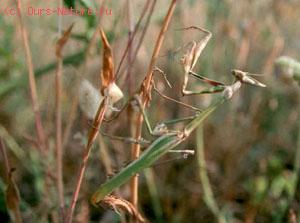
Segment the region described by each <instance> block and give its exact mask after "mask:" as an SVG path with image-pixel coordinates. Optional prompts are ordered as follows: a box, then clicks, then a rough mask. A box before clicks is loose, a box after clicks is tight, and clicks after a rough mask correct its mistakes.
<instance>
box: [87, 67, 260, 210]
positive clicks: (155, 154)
mask: <svg viewBox="0 0 300 223" xmlns="http://www.w3.org/2000/svg"><path fill="white" fill-rule="evenodd" d="M233 72H241V71H237V70H234V71H233ZM242 83H248V82H243V81H242V80H240V79H239V78H238V77H236V81H235V82H234V83H233V84H232V85H222V89H223V90H222V95H221V96H220V97H219V98H218V99H217V101H216V103H214V104H212V105H210V106H209V107H208V108H206V109H205V110H204V111H202V112H201V113H199V114H198V115H197V116H195V118H193V119H192V120H191V121H190V122H189V123H188V124H187V125H186V127H185V128H184V129H183V130H182V131H169V132H167V133H165V132H164V133H163V134H164V135H162V136H160V137H159V138H158V139H156V140H155V141H154V142H153V143H152V144H151V145H150V146H149V147H148V148H147V149H146V150H145V151H144V152H143V153H142V154H141V156H140V157H139V159H137V160H134V161H133V162H131V163H130V164H129V165H127V166H126V167H125V168H123V169H122V170H121V172H119V173H118V174H116V175H115V176H114V177H112V178H110V179H109V180H107V181H106V182H105V183H104V184H102V185H101V186H100V188H99V189H98V190H97V191H96V192H95V193H94V194H93V196H92V203H93V204H94V205H97V204H98V203H99V202H101V200H102V199H103V198H104V197H105V196H106V195H108V194H110V193H111V192H112V191H113V190H114V189H115V188H118V187H120V186H121V185H123V184H124V183H126V182H127V181H128V180H129V179H130V178H131V177H132V176H134V175H135V174H137V173H139V172H140V171H142V170H143V169H145V168H148V167H150V166H151V165H152V164H153V163H154V162H155V161H156V160H158V159H159V158H160V157H162V156H163V155H164V154H166V153H167V152H168V151H170V150H172V149H174V148H175V147H176V146H177V145H179V144H180V143H182V142H183V141H184V140H185V139H186V138H188V137H189V135H190V134H191V133H192V132H193V131H194V130H195V129H196V128H197V127H198V126H199V125H201V123H202V122H203V121H204V120H205V119H206V118H207V117H208V116H209V115H210V114H211V113H212V112H213V111H214V110H215V109H216V108H217V107H218V106H219V105H221V104H222V103H223V102H224V101H225V100H226V99H230V98H231V97H232V95H233V94H234V93H235V92H236V91H237V90H238V89H239V88H240V87H241V85H242ZM258 83H259V84H258ZM248 84H251V85H256V86H262V84H261V83H260V82H255V83H252V82H249V83H248ZM220 87H221V86H219V88H218V89H216V91H215V92H220ZM214 89H215V87H213V88H212V90H209V91H208V92H209V93H213V92H214V91H213V90H214ZM137 100H138V99H137ZM142 113H143V115H144V117H145V120H146V123H147V126H148V129H149V130H150V132H153V131H152V130H151V127H150V124H149V123H148V119H147V117H146V114H145V111H143V110H142Z"/></svg>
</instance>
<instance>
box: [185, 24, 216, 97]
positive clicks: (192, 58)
mask: <svg viewBox="0 0 300 223" xmlns="http://www.w3.org/2000/svg"><path fill="white" fill-rule="evenodd" d="M184 29H185V30H188V29H197V30H200V31H201V32H203V33H205V37H204V38H203V39H201V40H200V41H199V42H195V41H193V42H191V47H190V49H189V50H188V52H187V53H186V54H184V56H183V57H182V59H181V63H182V65H183V69H184V80H183V85H182V90H181V91H182V94H183V95H190V94H193V92H192V91H189V90H187V89H186V88H187V84H188V80H189V75H190V71H192V70H193V68H194V67H195V65H196V63H197V61H198V58H199V57H200V55H201V52H202V51H203V49H204V48H205V46H206V45H207V43H208V42H209V40H210V39H211V37H212V34H211V32H209V31H208V30H205V29H202V28H199V27H195V26H191V27H187V28H184Z"/></svg>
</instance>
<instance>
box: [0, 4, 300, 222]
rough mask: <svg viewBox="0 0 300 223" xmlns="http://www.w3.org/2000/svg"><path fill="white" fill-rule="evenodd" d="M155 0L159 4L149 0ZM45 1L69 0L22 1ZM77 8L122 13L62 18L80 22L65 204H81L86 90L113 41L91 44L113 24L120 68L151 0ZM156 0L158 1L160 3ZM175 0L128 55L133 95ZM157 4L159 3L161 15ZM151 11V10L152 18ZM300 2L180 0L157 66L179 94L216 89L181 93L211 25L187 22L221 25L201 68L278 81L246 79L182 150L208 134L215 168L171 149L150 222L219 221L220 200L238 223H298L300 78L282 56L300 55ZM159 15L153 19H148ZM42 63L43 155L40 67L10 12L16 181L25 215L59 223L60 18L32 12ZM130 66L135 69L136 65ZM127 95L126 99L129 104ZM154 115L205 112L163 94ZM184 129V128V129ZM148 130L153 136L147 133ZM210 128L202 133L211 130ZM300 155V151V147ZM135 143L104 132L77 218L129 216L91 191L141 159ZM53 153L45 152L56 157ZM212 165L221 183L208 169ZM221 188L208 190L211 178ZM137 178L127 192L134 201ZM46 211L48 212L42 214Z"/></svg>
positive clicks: (68, 85)
mask: <svg viewBox="0 0 300 223" xmlns="http://www.w3.org/2000/svg"><path fill="white" fill-rule="evenodd" d="M149 2H152V1H150V0H149ZM22 3H23V8H24V10H25V9H26V7H27V6H28V4H30V5H32V6H34V7H36V8H38V7H40V8H47V7H57V1H37V0H30V1H27V0H26V1H25V0H24V1H22ZM0 4H1V5H0V7H1V8H3V7H5V6H9V5H10V6H12V7H15V5H14V3H13V1H1V3H0ZM64 4H65V5H66V6H72V5H73V6H74V7H94V8H99V7H100V5H101V4H103V5H102V7H103V8H104V9H106V10H109V13H108V14H110V10H111V13H112V14H111V15H106V14H103V15H102V16H101V17H100V19H99V18H98V17H94V16H82V17H81V16H62V28H63V29H64V30H65V29H67V28H68V27H69V26H70V25H71V24H72V23H74V28H73V30H72V34H71V37H70V40H69V41H68V43H67V44H66V46H65V48H64V52H63V57H64V62H65V64H64V73H63V92H62V120H63V125H62V126H63V136H64V138H63V146H64V147H63V178H64V188H65V201H66V203H67V204H69V203H70V199H71V195H72V192H73V190H74V187H75V181H76V176H77V170H78V168H79V165H80V163H81V159H82V158H81V157H82V152H83V148H84V144H85V142H86V133H87V130H88V128H89V127H90V122H89V120H88V119H87V117H86V116H85V114H84V113H83V112H82V111H81V110H80V108H79V106H78V97H79V95H78V88H79V85H80V83H81V82H82V81H83V78H84V79H87V80H89V81H90V82H92V83H93V85H94V86H95V87H96V88H98V89H99V88H100V86H101V83H100V79H99V71H100V69H101V66H102V64H101V63H102V62H101V61H102V59H101V58H102V45H101V41H100V38H97V40H96V44H95V45H93V48H92V51H91V52H92V54H91V55H90V56H89V57H88V60H86V62H85V58H86V55H85V51H86V48H87V46H88V45H89V43H90V41H91V39H92V36H93V33H94V32H95V30H96V27H97V26H98V25H99V23H100V24H101V26H102V27H103V29H104V31H105V32H106V34H107V36H108V39H109V42H110V44H111V46H112V49H113V53H114V61H115V66H116V67H118V65H119V63H120V60H121V58H122V54H123V53H124V50H125V48H126V45H127V43H128V38H129V37H128V33H129V31H132V27H134V26H135V25H136V23H137V21H138V19H139V17H140V16H141V14H142V12H143V8H144V6H145V4H146V1H145V0H143V1H127V0H120V1H117V0H113V1H105V2H104V3H103V2H102V1H96V0H80V1H65V2H64ZM150 4H152V3H150ZM169 4H170V1H166V0H158V1H157V2H156V3H155V6H154V10H153V13H152V14H151V13H149V14H146V15H145V19H144V20H142V22H141V25H140V27H139V29H138V31H137V38H136V40H135V41H133V43H132V45H133V48H134V47H136V46H137V43H138V41H137V40H138V39H139V38H140V37H141V36H142V35H143V31H144V30H145V29H147V30H146V33H145V38H144V41H143V43H142V45H141V47H140V50H139V51H138V54H137V57H136V60H135V61H134V64H133V65H132V66H130V69H125V68H124V67H126V64H128V63H129V62H128V61H130V60H127V59H128V58H126V60H125V62H124V64H123V69H121V72H120V73H119V76H118V80H117V84H118V85H119V86H120V88H121V89H122V91H123V92H124V94H125V100H126V99H128V98H129V96H130V95H132V94H133V93H134V92H135V91H136V90H137V89H138V88H139V85H140V84H141V81H142V80H143V78H144V77H145V73H146V71H147V68H148V64H149V61H150V58H151V55H152V51H153V47H154V44H155V40H156V38H157V36H158V33H159V30H160V27H161V26H162V21H163V18H164V16H165V14H166V12H167V8H168V5H169ZM149 9H150V7H148V12H149ZM150 14H151V17H150V16H149V15H150ZM299 14H300V2H299V1H297V0H265V1H261V0H244V1H234V0H198V1H197V0H180V1H178V5H177V7H176V11H175V14H174V16H173V18H172V21H171V24H170V28H169V29H168V31H167V33H166V39H165V42H164V44H163V48H162V50H161V52H160V55H159V59H158V62H157V66H158V67H159V68H160V69H162V70H163V71H164V72H165V73H166V74H167V77H168V79H169V81H170V83H171V84H172V85H173V88H172V89H168V88H167V87H164V86H165V85H164V82H163V81H162V80H161V79H160V78H156V79H157V80H156V81H157V84H158V85H159V87H160V89H161V90H162V91H163V92H164V93H165V94H167V95H169V96H171V97H173V98H176V99H178V100H181V101H183V102H185V103H189V104H193V105H194V106H197V107H205V106H207V105H208V104H209V103H210V101H211V96H207V95H206V96H203V95H202V96H188V97H182V96H181V91H180V89H181V85H182V82H183V72H182V69H181V67H180V62H179V60H180V51H178V49H179V47H182V46H184V44H186V43H188V42H189V41H191V40H195V39H196V40H198V39H201V37H202V36H201V34H200V33H196V32H190V31H183V30H180V29H181V28H183V27H188V26H192V25H193V26H199V27H203V28H205V29H207V30H209V31H211V32H212V33H213V37H212V39H211V41H210V42H209V43H208V45H207V47H206V48H205V49H204V51H203V53H202V55H201V57H200V59H199V63H198V65H197V66H196V68H195V69H194V70H195V71H196V72H197V73H199V74H203V75H205V76H207V77H209V78H213V79H216V80H219V81H223V82H226V83H230V82H231V81H232V79H233V78H232V76H231V75H230V70H231V69H234V68H236V69H241V70H245V71H249V72H251V73H261V74H264V75H263V77H262V78H261V80H262V81H263V82H264V83H266V84H267V88H266V89H257V88H243V90H242V91H241V92H239V94H237V95H235V96H234V98H233V99H232V100H231V101H230V102H228V103H226V104H225V105H223V106H222V107H221V108H220V109H219V110H217V111H216V112H215V113H214V114H213V115H212V116H210V117H209V119H208V120H206V121H205V123H204V126H203V138H201V139H199V138H198V139H197V135H196V134H193V135H192V136H191V137H190V138H189V139H188V140H187V141H186V142H185V143H183V144H181V145H180V146H179V149H196V148H197V145H196V141H197V140H198V142H199V141H201V142H202V143H203V144H204V150H205V160H206V166H205V167H203V166H201V167H200V166H199V165H198V161H197V158H196V157H197V155H194V156H188V157H187V158H186V157H185V158H184V157H182V156H180V155H174V154H168V155H167V156H165V157H164V158H163V159H161V160H159V161H158V162H157V163H156V164H155V165H154V166H153V168H151V169H147V171H145V173H141V174H140V182H139V185H140V188H139V210H140V211H141V212H142V214H143V215H144V216H145V217H146V218H147V219H148V220H149V221H150V222H174V223H175V222H203V223H206V222H216V221H217V218H216V214H215V213H213V212H212V208H211V206H209V202H210V199H213V200H215V202H216V204H217V206H218V207H219V209H220V210H221V213H222V215H224V216H225V218H226V219H227V221H228V222H247V223H250V222H262V223H263V222H291V223H294V222H296V221H297V220H295V218H296V216H297V211H298V210H299V209H300V203H299V202H300V200H299V199H300V193H299V184H297V178H298V176H297V175H298V174H297V171H296V169H297V166H298V165H299V163H297V162H298V161H299V160H297V159H296V157H297V156H296V154H297V151H299V150H300V143H299V142H300V137H299V136H300V121H299V111H300V107H299V102H300V97H299V95H300V89H299V86H297V84H296V83H294V82H293V81H289V80H284V81H282V79H281V78H280V72H276V70H275V69H274V60H275V59H276V58H277V57H278V56H280V55H283V54H284V55H289V56H292V57H294V58H298V59H299V55H300V42H299V37H300V29H299V27H300V20H299ZM147 18H150V22H149V25H147V24H146V19H147ZM23 19H24V21H25V27H26V29H27V31H28V33H29V43H30V48H31V51H32V57H33V64H34V68H35V75H36V81H37V92H38V102H39V104H40V110H41V115H42V121H43V126H44V129H45V132H46V136H47V140H48V145H49V151H48V153H47V156H46V157H44V158H42V157H41V156H40V154H39V152H38V149H37V147H38V146H37V144H36V136H35V135H36V132H35V121H34V113H33V112H32V107H31V104H30V99H29V98H30V97H29V88H28V80H27V70H28V65H27V63H26V60H25V57H24V50H23V47H22V39H21V35H20V31H19V25H18V22H17V16H6V15H3V14H0V138H1V139H2V140H3V143H4V145H5V147H6V151H7V155H8V159H9V162H10V166H12V167H14V168H15V169H16V170H15V172H14V180H15V182H16V185H17V186H18V188H19V191H20V196H21V202H20V209H21V213H22V218H23V221H24V222H43V221H48V222H57V216H56V217H55V214H53V212H55V210H57V209H58V204H57V199H58V198H57V192H56V188H55V186H53V187H50V190H49V193H48V194H45V193H44V192H43V182H44V181H45V171H44V169H43V165H42V164H41V163H42V162H41V161H42V160H43V159H45V160H46V165H47V167H49V169H48V170H49V172H47V174H49V175H50V176H48V177H49V178H50V179H51V178H53V179H55V168H56V164H55V152H54V147H55V122H54V120H55V118H54V117H55V88H54V82H55V69H56V56H55V43H56V41H57V39H58V32H57V24H58V18H57V15H51V16H46V15H44V16H26V14H24V18H23ZM124 65H125V66H124ZM201 86H203V85H202V83H201V82H199V81H197V80H196V79H195V81H192V82H191V83H190V86H189V87H190V88H193V89H198V88H199V87H201ZM121 104H122V103H120V104H118V107H121ZM147 112H148V114H149V116H150V117H151V121H152V123H157V122H159V121H161V120H168V119H172V118H179V117H184V116H187V115H191V114H193V112H192V111H191V110H189V109H187V108H184V107H182V106H179V105H178V104H176V103H172V102H169V101H166V100H165V99H163V98H161V97H160V96H159V95H157V94H155V93H154V94H153V99H152V101H151V106H150V107H149V108H147ZM128 118H129V117H128V114H127V113H126V112H125V113H123V115H121V116H120V118H118V119H117V120H116V121H114V122H111V123H109V124H104V125H103V129H104V130H105V131H106V132H109V134H111V135H118V136H129V135H130V129H129V127H128V126H129V124H128ZM175 127H176V128H180V127H182V125H178V126H175ZM143 135H144V138H146V139H151V136H150V135H149V134H148V133H147V132H146V130H145V131H144V133H143ZM200 136H201V134H200V135H199V134H198V137H200ZM298 153H299V152H298ZM130 157H131V151H130V144H126V143H125V144H124V143H123V142H119V141H115V140H110V139H109V138H107V137H103V136H101V137H100V138H99V140H98V141H97V143H96V146H95V147H94V148H93V150H92V154H91V156H90V160H89V164H88V169H87V171H86V174H85V179H84V183H83V187H82V190H81V193H80V197H79V201H78V207H77V209H76V213H75V218H74V222H126V221H125V220H124V219H125V217H124V216H123V214H122V215H121V217H120V216H119V215H118V214H116V213H114V212H113V211H108V210H107V209H103V208H95V207H92V206H91V205H90V203H89V199H90V197H91V195H92V194H93V192H94V191H95V190H96V188H97V187H98V186H99V185H100V184H101V183H103V182H104V181H105V179H106V178H107V176H108V175H109V174H113V172H114V171H118V170H120V169H122V167H123V166H124V165H125V163H127V162H128V161H129V160H130ZM0 159H1V167H0V170H1V176H2V178H1V181H0V188H1V193H0V219H1V222H9V214H8V211H7V208H6V204H5V193H6V192H5V190H6V186H7V185H6V184H7V182H6V177H5V176H6V172H5V171H6V170H5V165H4V163H5V160H4V158H3V156H2V154H1V156H0ZM45 160H44V161H45ZM203 168H204V169H205V171H206V172H207V173H208V177H209V180H210V183H211V185H209V184H208V183H207V182H206V183H205V182H203V178H200V175H201V171H203ZM207 186H208V187H211V189H212V192H213V195H212V194H205V189H203V188H205V187H207ZM129 193H130V191H129V186H128V185H127V186H124V187H122V188H121V190H119V191H118V194H119V195H120V196H122V197H123V198H129ZM41 219H43V221H42V220H41Z"/></svg>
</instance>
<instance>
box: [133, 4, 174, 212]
mask: <svg viewBox="0 0 300 223" xmlns="http://www.w3.org/2000/svg"><path fill="white" fill-rule="evenodd" d="M176 3H177V1H176V0H172V2H171V4H170V7H169V9H168V12H167V15H166V17H165V18H164V22H163V25H162V27H161V30H160V33H159V35H158V38H157V40H156V43H155V47H154V50H153V54H152V57H151V61H150V64H149V67H148V71H147V73H146V77H145V79H144V81H143V83H142V86H141V89H140V95H141V99H142V106H143V108H145V107H146V105H147V104H148V102H149V100H150V98H151V96H150V91H151V85H152V77H153V70H154V68H155V64H156V60H157V57H158V55H159V52H160V49H161V46H162V43H163V41H164V38H165V33H166V31H167V29H168V27H169V24H170V21H171V18H172V15H173V13H174V10H175V6H176ZM142 124H143V115H142V114H141V113H139V114H138V115H137V117H136V120H135V125H136V126H135V135H134V138H135V140H140V139H141V133H142ZM139 155H140V145H139V144H134V145H133V146H132V159H133V160H134V159H137V158H138V157H139ZM131 202H132V204H133V205H134V206H135V207H137V204H138V176H134V177H133V178H132V180H131Z"/></svg>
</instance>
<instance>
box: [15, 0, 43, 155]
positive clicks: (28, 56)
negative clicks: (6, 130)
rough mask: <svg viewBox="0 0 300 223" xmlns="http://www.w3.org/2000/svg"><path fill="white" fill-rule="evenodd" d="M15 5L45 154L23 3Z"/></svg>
mask: <svg viewBox="0 0 300 223" xmlns="http://www.w3.org/2000/svg"><path fill="white" fill-rule="evenodd" d="M15 3H16V5H17V15H18V16H17V18H18V22H19V26H20V31H21V35H22V41H23V47H24V51H25V59H26V63H27V67H28V79H29V87H30V99H31V104H32V109H33V112H34V118H35V128H36V133H37V140H38V143H39V149H40V151H41V152H43V153H45V152H46V150H47V143H46V136H45V132H44V128H43V125H42V119H41V115H40V109H39V103H38V96H37V90H36V80H35V75H34V68H33V63H32V57H31V51H30V47H29V41H28V35H27V30H26V28H25V25H24V22H23V18H22V12H21V8H22V6H21V1H20V0H15Z"/></svg>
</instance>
